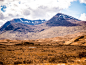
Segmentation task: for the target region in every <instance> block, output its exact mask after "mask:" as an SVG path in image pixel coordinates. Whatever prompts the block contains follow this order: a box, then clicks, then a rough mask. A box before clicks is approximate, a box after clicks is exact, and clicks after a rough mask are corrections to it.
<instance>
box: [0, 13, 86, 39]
mask: <svg viewBox="0 0 86 65" xmlns="http://www.w3.org/2000/svg"><path fill="white" fill-rule="evenodd" d="M83 31H86V21H81V20H78V19H76V18H74V17H72V16H69V15H66V14H62V13H57V14H56V15H55V16H53V17H52V18H51V19H50V20H48V21H45V20H27V19H24V18H20V19H13V20H11V21H7V22H6V23H5V24H4V25H3V26H2V27H1V28H0V39H5V38H6V39H42V38H52V37H57V36H64V35H67V34H74V33H77V32H83Z"/></svg>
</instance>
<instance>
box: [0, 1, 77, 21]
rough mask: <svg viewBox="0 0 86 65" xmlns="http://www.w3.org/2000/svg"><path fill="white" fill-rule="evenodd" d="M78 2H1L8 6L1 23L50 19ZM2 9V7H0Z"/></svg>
mask: <svg viewBox="0 0 86 65" xmlns="http://www.w3.org/2000/svg"><path fill="white" fill-rule="evenodd" d="M73 1H76V0H47V1H46V0H0V6H1V5H2V6H6V8H5V9H4V10H5V12H0V14H2V15H3V17H2V19H0V20H1V21H4V20H5V21H7V20H11V19H13V18H22V17H23V18H27V19H47V20H48V19H50V18H51V17H52V16H54V15H55V14H56V13H58V12H61V10H63V9H66V8H68V7H69V6H70V5H71V2H73ZM0 8H2V7H0Z"/></svg>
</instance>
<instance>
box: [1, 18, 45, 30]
mask: <svg viewBox="0 0 86 65" xmlns="http://www.w3.org/2000/svg"><path fill="white" fill-rule="evenodd" d="M44 22H46V20H40V19H39V20H28V19H24V18H18V19H13V20H10V21H7V22H6V23H5V24H4V25H3V26H2V27H1V28H0V31H3V30H5V28H6V27H8V26H11V25H12V24H14V23H18V24H19V23H22V24H26V25H39V24H42V23H44Z"/></svg>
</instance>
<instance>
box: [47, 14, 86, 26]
mask: <svg viewBox="0 0 86 65" xmlns="http://www.w3.org/2000/svg"><path fill="white" fill-rule="evenodd" d="M80 22H81V20H78V19H76V18H74V17H72V16H69V15H65V14H62V13H58V14H56V15H55V16H54V17H52V18H51V19H50V20H48V21H47V22H46V25H47V26H78V25H81V24H80ZM85 24H86V22H85Z"/></svg>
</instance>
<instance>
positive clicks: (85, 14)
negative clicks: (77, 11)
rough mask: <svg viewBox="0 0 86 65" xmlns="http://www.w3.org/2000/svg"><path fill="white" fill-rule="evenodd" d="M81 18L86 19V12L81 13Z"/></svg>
mask: <svg viewBox="0 0 86 65" xmlns="http://www.w3.org/2000/svg"><path fill="white" fill-rule="evenodd" d="M80 20H83V21H86V13H83V14H81V16H80Z"/></svg>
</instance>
